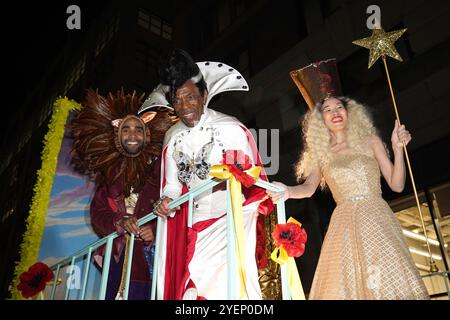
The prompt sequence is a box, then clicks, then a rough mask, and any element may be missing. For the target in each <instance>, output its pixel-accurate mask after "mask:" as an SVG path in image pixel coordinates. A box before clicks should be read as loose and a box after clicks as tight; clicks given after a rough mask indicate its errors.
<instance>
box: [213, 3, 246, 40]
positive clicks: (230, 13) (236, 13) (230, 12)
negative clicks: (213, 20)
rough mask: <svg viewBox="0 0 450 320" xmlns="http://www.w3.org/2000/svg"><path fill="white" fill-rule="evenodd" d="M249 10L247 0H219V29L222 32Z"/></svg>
mask: <svg viewBox="0 0 450 320" xmlns="http://www.w3.org/2000/svg"><path fill="white" fill-rule="evenodd" d="M246 10H247V1H245V0H219V2H218V4H217V31H218V33H221V32H222V31H224V30H225V29H226V28H228V27H229V26H230V25H231V24H232V23H233V21H234V20H236V19H237V18H238V17H240V16H241V15H242V14H244V12H245V11H246Z"/></svg>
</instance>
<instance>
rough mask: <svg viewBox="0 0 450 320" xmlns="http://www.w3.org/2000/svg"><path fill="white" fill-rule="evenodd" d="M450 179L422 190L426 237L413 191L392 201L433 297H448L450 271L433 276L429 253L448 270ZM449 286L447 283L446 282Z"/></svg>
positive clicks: (414, 258) (421, 197) (420, 197)
mask: <svg viewBox="0 0 450 320" xmlns="http://www.w3.org/2000/svg"><path fill="white" fill-rule="evenodd" d="M449 199H450V182H449V183H447V184H443V185H440V186H436V187H434V188H430V189H426V190H425V191H424V192H420V193H419V202H420V209H421V211H422V217H423V222H424V225H425V230H426V234H427V237H425V234H424V231H423V227H422V220H421V218H420V214H419V210H418V208H417V205H416V200H415V197H414V195H409V196H407V197H403V198H400V199H396V200H393V201H390V203H389V205H390V206H391V208H392V209H393V211H394V212H395V213H396V216H397V219H398V220H399V222H400V225H401V228H402V232H403V235H404V236H405V239H406V242H407V244H408V247H409V250H410V252H411V255H412V257H413V260H414V262H415V264H416V267H417V269H418V270H419V272H420V274H421V275H422V277H423V280H424V283H425V285H426V287H427V289H428V292H429V294H430V295H431V297H432V298H436V299H443V298H447V299H448V288H449V287H450V286H449V275H448V274H447V275H446V274H444V273H442V274H434V275H431V276H430V273H429V270H430V254H429V252H428V246H427V241H426V239H427V238H428V244H429V246H430V250H431V256H432V258H433V260H434V261H435V263H436V266H437V267H438V269H439V271H440V272H443V271H446V270H448V266H449V263H450V261H449V255H450V245H449V243H450V200H449ZM446 285H447V286H448V287H447V286H446Z"/></svg>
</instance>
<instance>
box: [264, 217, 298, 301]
mask: <svg viewBox="0 0 450 320" xmlns="http://www.w3.org/2000/svg"><path fill="white" fill-rule="evenodd" d="M287 223H295V224H298V225H299V226H301V225H302V224H301V223H300V222H298V221H297V220H295V219H294V218H292V217H291V218H289V219H288V221H287ZM270 258H271V259H272V260H273V261H275V262H276V263H278V264H279V265H284V264H285V263H287V266H286V271H287V279H288V286H289V291H290V292H291V298H292V300H305V294H304V292H303V286H302V282H301V281H300V276H299V275H298V270H297V264H296V263H295V259H294V258H293V257H289V255H288V253H287V251H286V249H284V248H283V246H282V245H280V246H279V247H277V248H275V250H273V252H272V254H271V255H270Z"/></svg>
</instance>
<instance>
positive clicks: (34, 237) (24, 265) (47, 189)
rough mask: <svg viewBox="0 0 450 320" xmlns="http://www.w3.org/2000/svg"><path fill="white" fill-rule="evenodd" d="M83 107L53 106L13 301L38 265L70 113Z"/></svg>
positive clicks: (61, 100) (71, 104)
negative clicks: (22, 278) (24, 276)
mask: <svg viewBox="0 0 450 320" xmlns="http://www.w3.org/2000/svg"><path fill="white" fill-rule="evenodd" d="M80 109H81V105H80V104H79V103H77V102H75V101H73V100H69V99H67V97H64V98H58V99H57V100H56V101H55V103H54V104H53V114H52V118H51V120H50V123H49V125H48V128H49V130H48V132H47V134H46V135H45V137H44V149H43V150H42V153H41V160H42V165H41V168H40V169H39V170H38V172H37V181H36V183H35V185H34V188H33V190H34V195H33V199H32V201H31V207H30V213H29V215H28V218H27V221H26V224H27V228H26V231H25V233H24V235H23V240H22V243H21V245H20V253H19V254H20V261H19V262H16V268H15V271H14V278H13V281H12V284H11V286H10V293H11V298H12V299H16V300H23V299H24V298H23V297H22V294H21V293H20V291H19V290H17V285H18V284H19V283H20V279H19V276H20V274H21V273H22V272H25V271H27V270H28V268H29V267H30V266H31V265H33V264H34V263H36V262H37V259H38V258H39V251H40V247H41V241H42V236H43V234H44V228H45V218H46V214H47V209H48V204H49V202H50V193H51V191H52V186H53V179H54V176H55V172H56V165H57V162H58V155H59V152H60V150H61V143H62V140H63V138H64V130H65V125H66V122H67V118H68V116H69V113H70V112H71V111H72V110H80Z"/></svg>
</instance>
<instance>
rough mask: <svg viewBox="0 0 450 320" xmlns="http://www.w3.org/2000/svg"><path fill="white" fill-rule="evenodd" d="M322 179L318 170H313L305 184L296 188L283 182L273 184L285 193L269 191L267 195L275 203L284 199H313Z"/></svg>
mask: <svg viewBox="0 0 450 320" xmlns="http://www.w3.org/2000/svg"><path fill="white" fill-rule="evenodd" d="M321 179H322V174H321V173H320V170H319V169H318V168H316V169H313V170H312V171H311V174H310V175H309V176H308V177H307V178H306V180H305V182H304V183H302V184H299V185H296V186H286V185H284V184H283V183H281V182H273V184H275V185H277V186H279V187H281V188H283V189H284V192H273V191H270V190H267V194H268V195H269V196H270V197H271V198H272V201H273V202H274V203H275V202H277V201H278V200H279V199H281V198H282V197H284V199H285V200H287V199H302V198H309V197H311V196H312V195H313V194H314V192H315V191H316V189H317V187H318V186H319V184H320V180H321Z"/></svg>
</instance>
